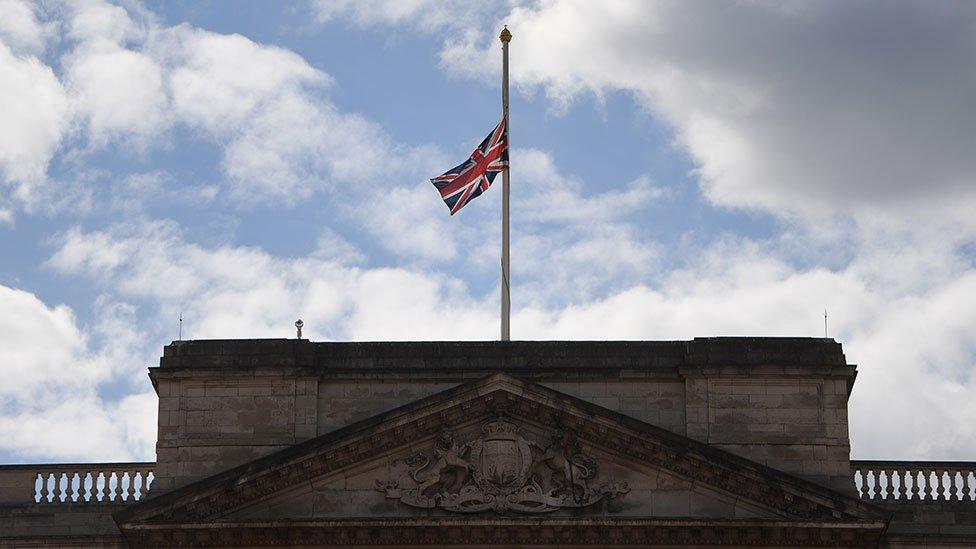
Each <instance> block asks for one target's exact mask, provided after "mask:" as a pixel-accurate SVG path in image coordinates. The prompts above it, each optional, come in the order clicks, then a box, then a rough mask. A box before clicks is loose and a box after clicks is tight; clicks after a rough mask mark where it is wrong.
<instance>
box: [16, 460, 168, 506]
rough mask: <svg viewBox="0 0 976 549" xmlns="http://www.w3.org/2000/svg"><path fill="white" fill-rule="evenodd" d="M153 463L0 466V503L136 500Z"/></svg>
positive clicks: (144, 489) (148, 482) (142, 494)
mask: <svg viewBox="0 0 976 549" xmlns="http://www.w3.org/2000/svg"><path fill="white" fill-rule="evenodd" d="M155 466H156V463H155V462H130V463H56V464H45V465H2V466H0V504H3V503H37V504H51V505H55V504H66V503H69V504H103V503H130V502H135V501H139V500H140V499H142V498H143V497H145V495H146V494H147V493H148V492H149V490H150V489H152V484H153V469H154V468H155Z"/></svg>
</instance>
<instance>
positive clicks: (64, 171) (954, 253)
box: [0, 0, 976, 463]
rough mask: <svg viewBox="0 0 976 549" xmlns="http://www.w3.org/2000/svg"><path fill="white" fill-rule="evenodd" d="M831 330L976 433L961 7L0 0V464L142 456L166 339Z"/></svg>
mask: <svg viewBox="0 0 976 549" xmlns="http://www.w3.org/2000/svg"><path fill="white" fill-rule="evenodd" d="M504 24H507V25H508V27H509V29H510V30H511V32H512V33H513V35H514V39H513V41H512V43H511V81H512V96H511V120H510V127H511V134H510V137H511V146H512V150H511V180H512V191H511V193H512V218H511V226H512V275H511V276H512V308H513V313H512V335H513V339H527V340H532V339H574V340H578V339H595V340H620V339H646V340H671V339H690V338H694V337H704V336H720V335H729V336H734V335H749V336H807V337H823V336H824V318H823V317H824V311H825V309H826V310H827V312H828V327H827V330H828V332H827V335H828V336H829V337H832V338H835V339H837V340H838V341H840V342H841V343H842V344H843V345H844V350H845V353H846V356H847V359H848V362H849V363H852V364H857V365H858V377H857V382H856V385H855V387H854V391H853V394H852V396H851V399H850V425H851V442H852V456H853V457H855V458H859V459H943V460H965V459H973V458H974V456H976V421H973V419H974V418H976V399H974V398H973V394H974V390H976V369H974V364H976V329H974V326H976V264H974V260H976V216H973V214H972V212H973V211H974V209H976V162H974V154H973V152H974V151H976V132H974V131H973V128H974V127H976V4H972V3H963V2H949V1H935V2H931V1H926V2H922V1H916V2H903V1H897V0H896V1H872V0H859V1H856V2H850V1H847V0H842V1H841V0H838V1H832V0H825V1H821V2H815V3H810V2H762V1H759V2H756V1H749V2H725V3H718V4H716V3H711V2H704V1H702V2H698V1H692V2H687V1H653V2H648V1H645V0H634V1H627V0H610V1H607V2H591V1H584V0H577V1H555V0H545V1H541V0H540V1H536V0H508V1H494V2H487V1H486V2H477V3H474V2H464V1H452V0H446V1H431V0H362V1H342V0H322V1H296V2H291V3H268V2H260V1H251V2H248V1H236V0H235V1H209V2H207V1H204V2H198V1H192V2H191V1H179V0H177V1H169V2H160V3H150V2H146V3H142V2H138V1H136V0H128V1H121V2H118V3H111V2H105V1H102V0H90V1H77V2H62V1H54V0H52V1H47V0H41V1H40V2H34V3H32V2H26V1H24V0H0V379H2V380H3V381H2V383H0V462H2V463H18V462H59V461H60V462H64V461H71V462H75V461H109V460H152V459H154V444H155V438H156V431H155V419H156V402H157V401H156V396H155V394H154V392H153V389H152V387H151V385H150V383H149V380H148V377H147V375H146V372H147V371H146V368H147V367H149V366H152V365H154V364H156V363H157V361H158V357H159V355H160V354H161V352H162V347H163V346H164V345H166V344H168V343H169V342H171V341H172V340H175V339H177V337H178V334H179V329H180V325H179V318H180V315H181V314H182V316H183V318H184V321H183V324H182V330H183V337H184V338H185V339H206V338H251V337H262V338H271V337H294V332H295V329H294V326H293V324H294V321H295V320H296V319H298V318H301V319H302V320H303V321H304V323H305V327H304V336H305V337H308V338H310V339H312V340H317V341H374V340H469V339H471V340H491V339H496V338H497V337H498V329H499V328H498V324H499V319H498V309H499V301H498V300H499V297H498V296H499V256H500V233H501V230H500V216H501V214H500V210H501V200H500V196H501V193H500V188H499V187H500V184H499V183H498V181H499V180H496V184H495V186H494V188H492V189H490V190H489V191H488V192H486V193H485V194H484V195H483V196H481V197H479V198H477V199H476V200H474V201H472V202H471V203H470V204H468V205H467V206H466V207H465V208H464V209H463V210H461V211H460V213H458V214H457V215H455V216H453V217H451V216H449V215H448V209H447V208H446V206H445V205H444V203H443V202H442V201H441V200H440V198H439V196H438V195H437V193H436V192H435V190H434V188H433V187H432V186H431V184H430V182H429V178H430V177H433V176H436V175H439V174H441V173H443V172H444V171H446V170H447V169H448V168H451V167H452V166H455V165H456V164H458V163H459V162H461V161H462V160H464V159H465V158H466V157H467V155H468V154H469V153H470V152H471V150H472V149H473V148H474V147H475V146H476V145H477V144H478V143H479V142H480V141H481V139H482V138H483V137H484V136H485V135H486V134H487V133H488V132H489V131H490V130H491V129H492V128H493V127H494V126H495V125H496V124H497V123H498V120H499V119H500V117H501V104H500V103H501V98H500V95H501V93H500V78H501V51H500V44H499V42H498V39H497V36H498V33H499V31H500V30H501V28H502V25H504Z"/></svg>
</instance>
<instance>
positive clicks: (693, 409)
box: [686, 368, 854, 493]
mask: <svg viewBox="0 0 976 549" xmlns="http://www.w3.org/2000/svg"><path fill="white" fill-rule="evenodd" d="M686 388H687V413H688V422H687V435H688V436H689V437H691V438H694V439H697V440H700V441H702V442H705V443H708V444H711V445H714V446H717V447H719V448H722V449H725V450H728V451H731V452H733V453H736V454H739V455H741V456H743V457H747V458H749V459H752V460H754V461H758V462H759V463H762V464H764V465H768V466H770V467H773V468H775V469H779V470H781V471H785V472H787V473H792V474H796V475H799V476H803V477H805V478H807V479H809V480H814V481H816V482H819V483H821V484H824V485H828V486H831V487H832V488H834V489H837V490H842V491H844V492H846V493H853V490H854V487H853V484H852V483H851V477H850V442H849V436H848V430H847V396H848V379H847V378H846V377H836V378H834V377H825V376H823V375H822V374H821V375H811V374H810V373H809V372H796V371H794V372H788V371H785V369H783V368H766V369H757V370H756V371H754V372H753V373H752V375H750V376H748V377H742V376H741V375H737V376H732V375H729V373H728V372H723V371H722V370H721V369H718V370H716V371H713V372H709V373H708V374H702V375H694V376H689V377H687V378H686Z"/></svg>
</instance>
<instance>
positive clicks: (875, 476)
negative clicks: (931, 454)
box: [851, 460, 976, 503]
mask: <svg viewBox="0 0 976 549" xmlns="http://www.w3.org/2000/svg"><path fill="white" fill-rule="evenodd" d="M851 475H852V476H853V477H854V486H855V487H856V488H857V493H858V495H860V496H861V499H867V500H874V501H885V502H888V501H890V502H909V501H915V502H926V501H928V502H936V501H967V502H970V503H972V502H974V501H976V462H972V461H866V460H857V461H855V460H852V461H851Z"/></svg>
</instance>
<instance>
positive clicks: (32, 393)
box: [0, 285, 156, 460]
mask: <svg viewBox="0 0 976 549" xmlns="http://www.w3.org/2000/svg"><path fill="white" fill-rule="evenodd" d="M0 310H2V311H4V314H3V315H2V316H0V376H2V377H3V379H4V383H3V384H0V411H2V413H0V452H3V453H4V454H6V455H9V456H14V457H15V458H29V457H31V456H45V457H47V458H70V459H77V458H78V456H84V457H85V458H87V459H96V460H97V459H116V460H128V459H133V458H136V457H138V458H146V457H148V456H150V455H152V449H153V446H154V443H155V426H154V423H155V422H154V415H155V403H156V398H155V395H154V394H153V393H152V392H151V390H149V391H148V392H147V391H146V389H147V385H148V384H147V383H146V380H145V379H144V377H142V376H144V370H143V369H142V368H141V364H138V363H136V364H137V367H135V368H133V367H132V364H133V360H134V359H135V358H136V357H137V356H138V355H139V352H138V351H139V349H140V348H139V346H138V343H139V342H138V339H137V338H136V337H135V335H134V333H133V332H132V329H131V321H132V318H131V310H129V309H128V308H127V307H125V306H122V305H118V304H115V305H109V304H105V305H104V306H103V307H101V308H100V310H99V313H98V315H97V317H98V321H97V324H96V325H95V326H93V327H92V329H91V330H86V329H84V328H82V327H80V326H79V325H78V323H77V320H76V318H75V315H74V313H73V312H72V311H71V309H69V308H68V307H66V306H64V305H58V306H55V307H50V306H48V305H46V304H45V303H43V302H42V301H41V300H39V299H38V298H37V297H36V296H35V295H34V294H31V293H29V292H25V291H23V290H17V289H15V288H11V287H7V286H3V285H0ZM94 340H98V341H99V342H98V343H96V342H94ZM133 370H139V374H142V376H140V377H139V380H138V381H139V382H141V383H133V385H132V386H130V387H139V388H140V389H141V390H142V391H143V392H137V393H133V394H130V395H127V396H124V397H122V398H120V399H105V398H103V397H102V396H100V394H99V387H100V386H102V385H103V384H107V383H116V384H118V383H120V382H121V383H122V384H125V383H124V382H125V380H129V379H132V380H134V379H135V377H134V372H133ZM37 433H45V436H37Z"/></svg>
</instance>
